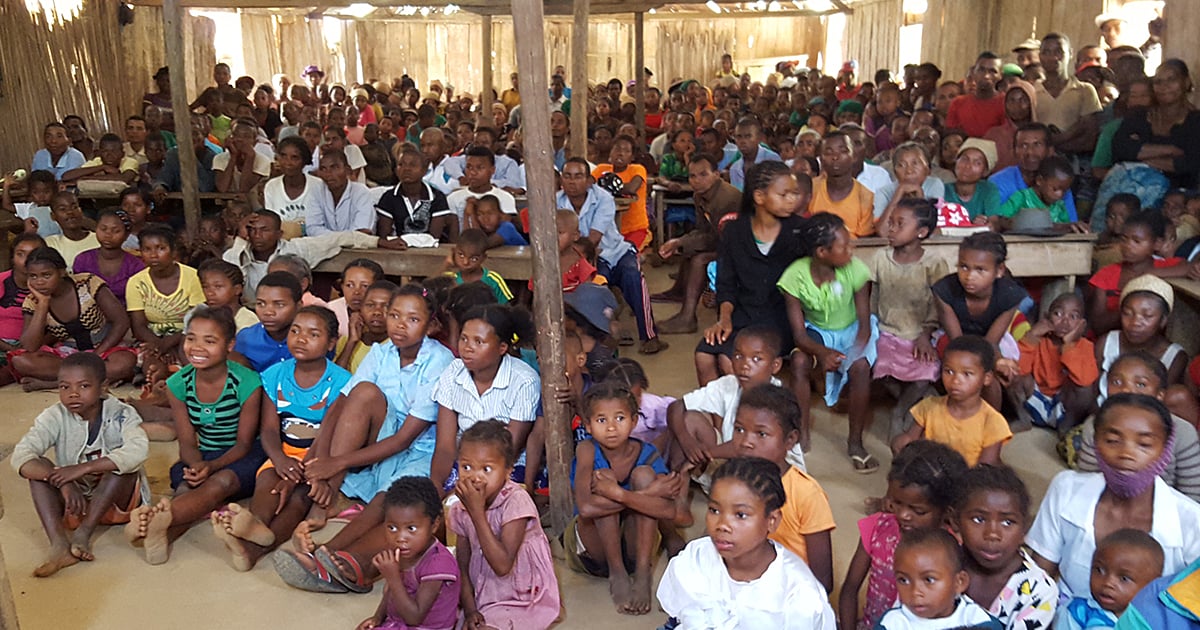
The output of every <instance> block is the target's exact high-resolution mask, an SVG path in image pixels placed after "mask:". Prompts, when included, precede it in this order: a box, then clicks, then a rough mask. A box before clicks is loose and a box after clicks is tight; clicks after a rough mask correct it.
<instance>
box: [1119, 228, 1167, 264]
mask: <svg viewBox="0 0 1200 630" xmlns="http://www.w3.org/2000/svg"><path fill="white" fill-rule="evenodd" d="M1158 240H1159V239H1157V238H1154V235H1153V234H1151V233H1150V227H1149V226H1146V225H1136V224H1135V225H1126V226H1124V227H1122V228H1121V260H1122V261H1123V262H1125V263H1129V264H1136V263H1140V262H1145V261H1147V260H1150V259H1151V258H1152V257H1153V256H1154V249H1155V248H1156V247H1157V246H1158Z"/></svg>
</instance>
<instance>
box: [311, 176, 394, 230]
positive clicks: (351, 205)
mask: <svg viewBox="0 0 1200 630" xmlns="http://www.w3.org/2000/svg"><path fill="white" fill-rule="evenodd" d="M314 196H315V197H316V200H315V201H316V203H315V204H313V205H311V206H309V211H308V214H307V215H305V220H304V233H305V234H306V235H308V236H320V235H322V234H327V233H329V232H351V231H354V230H367V231H370V232H374V231H375V201H376V199H377V196H376V195H374V194H373V193H372V192H371V190H370V189H369V188H367V187H366V186H363V185H362V184H360V183H358V182H349V183H348V184H346V190H344V191H342V198H341V199H339V200H337V201H336V202H335V201H334V200H333V192H331V191H330V190H329V187H328V186H326V185H325V182H321V185H320V187H318V188H317V190H316V191H315V192H314Z"/></svg>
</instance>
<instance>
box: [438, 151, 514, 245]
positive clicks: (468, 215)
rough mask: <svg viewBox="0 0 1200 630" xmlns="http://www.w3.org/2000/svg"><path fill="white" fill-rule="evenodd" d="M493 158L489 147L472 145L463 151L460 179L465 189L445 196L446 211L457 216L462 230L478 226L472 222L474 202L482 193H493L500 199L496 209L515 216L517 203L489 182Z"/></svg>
mask: <svg viewBox="0 0 1200 630" xmlns="http://www.w3.org/2000/svg"><path fill="white" fill-rule="evenodd" d="M495 160H496V156H495V154H493V153H492V150H491V149H488V148H486V147H472V148H471V149H470V150H469V151H467V155H466V161H467V167H466V173H465V174H464V175H463V180H462V183H465V184H466V185H467V186H466V188H459V189H458V190H456V191H454V192H452V193H450V194H449V195H447V196H446V203H447V204H448V205H449V206H450V210H449V211H450V212H453V213H454V214H455V215H457V216H458V224H459V225H461V226H462V229H464V230H469V229H471V228H477V227H479V226H478V225H477V224H476V222H475V201H476V200H478V199H479V198H480V197H483V196H484V195H493V196H495V197H496V199H498V200H500V211H501V212H503V213H504V214H506V215H508V216H509V218H510V219H512V218H516V216H517V203H516V200H514V199H513V196H512V195H510V194H509V193H508V192H506V191H505V190H503V189H500V188H497V187H496V186H495V185H493V184H492V174H493V173H495V171H496V162H495Z"/></svg>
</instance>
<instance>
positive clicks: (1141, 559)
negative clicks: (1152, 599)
mask: <svg viewBox="0 0 1200 630" xmlns="http://www.w3.org/2000/svg"><path fill="white" fill-rule="evenodd" d="M1161 574H1162V565H1161V564H1160V563H1158V562H1157V558H1155V557H1154V556H1153V555H1152V554H1151V553H1150V552H1149V551H1147V550H1145V549H1142V548H1140V547H1134V546H1132V545H1123V544H1108V545H1104V546H1102V547H1100V548H1099V549H1097V550H1096V553H1095V554H1093V555H1092V577H1091V590H1092V597H1093V598H1095V600H1096V603H1097V604H1100V607H1101V608H1103V609H1104V610H1107V611H1108V612H1110V613H1113V614H1114V615H1117V616H1120V615H1121V613H1123V612H1125V609H1126V608H1128V607H1129V602H1131V601H1133V598H1134V596H1135V595H1137V594H1138V591H1140V590H1142V587H1144V586H1146V585H1147V584H1149V583H1150V582H1153V581H1154V580H1156V579H1158V577H1159V576H1160V575H1161Z"/></svg>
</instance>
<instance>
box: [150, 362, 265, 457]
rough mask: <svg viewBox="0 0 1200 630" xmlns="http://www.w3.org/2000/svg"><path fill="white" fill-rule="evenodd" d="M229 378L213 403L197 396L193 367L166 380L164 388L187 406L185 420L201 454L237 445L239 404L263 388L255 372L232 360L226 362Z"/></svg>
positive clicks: (240, 410)
mask: <svg viewBox="0 0 1200 630" xmlns="http://www.w3.org/2000/svg"><path fill="white" fill-rule="evenodd" d="M225 366H226V368H228V370H229V376H228V377H227V378H226V379H225V389H223V390H221V395H220V396H219V397H218V398H217V400H216V401H215V402H208V403H206V402H201V401H200V400H199V399H198V398H197V397H196V368H195V367H193V366H190V365H189V366H187V367H185V368H183V369H182V370H180V371H178V372H176V373H175V375H174V376H172V377H171V378H169V379H167V389H168V390H170V392H171V395H172V396H174V397H175V398H176V399H178V400H181V401H183V403H184V404H185V405H187V410H188V419H189V420H191V421H192V427H193V428H195V430H196V439H197V440H198V442H199V447H200V450H201V451H222V450H225V449H228V448H231V447H232V446H233V445H234V444H236V443H237V432H238V423H239V421H240V420H241V414H242V405H244V404H245V403H246V400H247V399H248V398H250V395H251V394H253V393H254V392H255V390H258V389H259V388H261V387H262V381H261V380H260V379H259V376H258V373H257V372H255V371H253V370H251V369H250V368H248V367H244V366H242V365H239V364H237V363H234V362H233V361H226V362H225Z"/></svg>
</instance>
